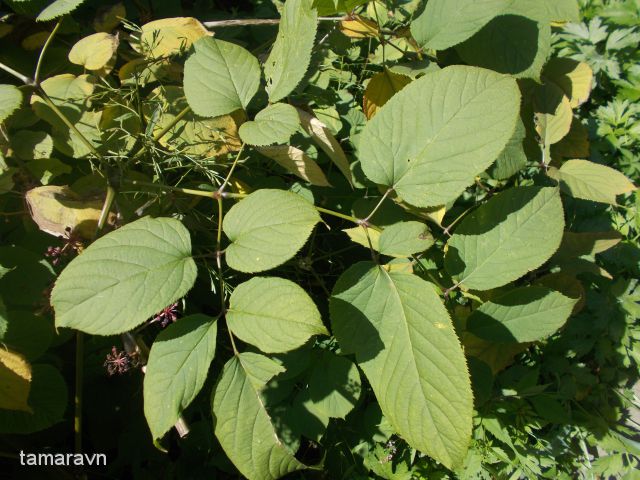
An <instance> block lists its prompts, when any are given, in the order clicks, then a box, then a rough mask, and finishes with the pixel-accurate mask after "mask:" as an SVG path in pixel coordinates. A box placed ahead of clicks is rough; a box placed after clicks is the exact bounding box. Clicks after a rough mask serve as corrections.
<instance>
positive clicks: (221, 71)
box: [184, 37, 260, 117]
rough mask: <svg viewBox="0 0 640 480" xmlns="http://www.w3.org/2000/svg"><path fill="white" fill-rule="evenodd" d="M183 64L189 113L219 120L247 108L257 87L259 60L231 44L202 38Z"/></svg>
mask: <svg viewBox="0 0 640 480" xmlns="http://www.w3.org/2000/svg"><path fill="white" fill-rule="evenodd" d="M193 48H194V50H195V52H194V53H193V54H192V55H191V56H190V57H189V58H188V59H187V61H186V62H185V64H184V93H185V95H186V97H187V102H189V106H190V107H191V109H192V110H193V111H194V112H195V113H196V114H198V115H201V116H203V117H218V116H220V115H226V114H227V113H231V112H233V111H235V110H238V109H240V108H246V107H247V105H248V104H249V102H250V101H251V99H252V98H253V96H254V95H255V94H256V92H257V91H258V87H259V86H260V65H259V64H258V59H257V58H256V57H254V56H253V55H252V54H251V53H250V52H249V51H248V50H246V49H244V48H242V47H241V46H239V45H236V44H234V43H230V42H225V41H223V40H216V39H213V38H211V37H203V38H200V39H199V40H197V41H196V42H194V44H193Z"/></svg>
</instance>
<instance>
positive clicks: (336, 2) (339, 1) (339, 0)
mask: <svg viewBox="0 0 640 480" xmlns="http://www.w3.org/2000/svg"><path fill="white" fill-rule="evenodd" d="M368 1H369V0H314V1H313V6H314V8H317V9H318V15H335V14H336V13H340V12H350V11H352V10H353V9H354V8H356V7H359V6H360V5H364V4H365V3H367V2H368Z"/></svg>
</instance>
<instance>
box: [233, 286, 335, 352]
mask: <svg viewBox="0 0 640 480" xmlns="http://www.w3.org/2000/svg"><path fill="white" fill-rule="evenodd" d="M227 324H228V325H229V329H230V330H231V331H232V332H233V334H234V335H236V336H237V337H239V338H240V339H241V340H242V341H244V342H247V343H250V344H252V345H255V346H256V347H258V348H259V349H260V350H262V351H263V352H266V353H278V352H286V351H289V350H293V349H295V348H297V347H300V346H301V345H304V344H305V343H306V341H307V340H309V338H311V337H312V336H313V335H328V334H329V332H328V331H327V329H326V328H325V326H324V325H323V324H322V320H321V318H320V312H318V309H317V307H316V306H315V304H314V303H313V300H311V298H310V297H309V295H307V294H306V293H305V291H304V290H303V289H302V288H300V287H299V286H298V285H296V284H295V283H293V282H292V281H290V280H285V279H282V278H276V277H268V278H267V277H254V278H252V279H251V280H249V281H248V282H244V283H242V284H240V285H238V286H237V287H236V289H235V290H234V291H233V294H232V295H231V299H230V301H229V310H228V312H227Z"/></svg>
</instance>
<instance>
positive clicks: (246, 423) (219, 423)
mask: <svg viewBox="0 0 640 480" xmlns="http://www.w3.org/2000/svg"><path fill="white" fill-rule="evenodd" d="M282 371H284V369H283V368H282V367H281V366H280V365H278V364H277V363H276V362H274V361H273V360H270V359H269V358H267V357H264V356H262V355H258V354H255V353H241V354H239V355H236V356H234V357H233V358H231V359H230V360H229V361H228V362H227V363H226V365H225V366H224V369H223V371H222V375H221V376H220V379H219V380H218V383H217V385H216V387H215V389H214V392H213V398H212V408H213V415H214V428H215V434H216V437H217V438H218V440H219V441H220V445H221V446H222V449H223V450H224V451H225V453H226V454H227V456H228V457H229V459H230V460H231V461H232V462H233V464H234V465H235V466H236V468H237V469H238V470H239V471H240V472H241V473H242V475H244V476H245V477H247V478H248V479H249V480H276V479H278V478H280V477H282V476H284V475H286V474H288V473H291V472H295V471H296V470H302V469H304V468H307V467H306V466H305V465H304V464H302V463H300V462H299V461H298V460H296V458H295V457H294V456H293V452H291V451H289V450H288V449H287V447H285V446H284V444H283V443H282V442H281V441H280V440H279V439H278V437H277V434H276V430H275V428H274V425H273V422H272V420H271V417H270V416H269V413H268V412H267V410H266V408H265V404H264V400H263V399H262V397H261V391H262V390H263V388H264V386H265V384H266V383H267V382H268V381H269V380H270V379H271V378H272V377H273V376H275V375H276V374H278V373H280V372H282Z"/></svg>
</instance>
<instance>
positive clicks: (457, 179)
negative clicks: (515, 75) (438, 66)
mask: <svg viewBox="0 0 640 480" xmlns="http://www.w3.org/2000/svg"><path fill="white" fill-rule="evenodd" d="M519 110H520V92H519V90H518V86H517V84H516V82H515V80H513V79H512V78H509V77H507V76H504V75H500V74H497V73H494V72H491V71H489V70H484V69H481V68H475V67H465V66H452V67H447V68H445V69H443V70H440V71H438V72H434V73H429V74H427V75H425V76H424V77H422V78H420V79H418V80H414V81H413V82H411V83H410V84H409V85H407V86H406V87H405V88H404V89H402V91H400V92H398V93H397V94H395V95H394V96H393V97H392V98H391V100H389V101H388V102H387V103H386V104H385V105H384V106H383V107H382V108H381V109H380V111H379V112H378V113H377V114H376V116H375V117H374V118H373V119H372V120H371V121H370V122H369V123H367V125H366V127H365V128H364V130H363V132H362V134H361V136H360V140H359V146H360V150H359V157H360V160H361V162H362V169H363V170H364V173H365V175H366V176H367V177H369V179H370V180H372V181H374V182H376V183H379V184H382V185H386V186H389V187H392V188H393V189H394V190H395V192H396V193H397V194H398V195H399V196H400V197H401V198H402V199H403V200H405V201H406V202H408V203H410V204H412V205H415V206H417V207H429V206H437V205H444V204H446V203H448V202H450V201H452V200H455V199H456V198H457V197H458V196H459V195H460V194H461V193H462V191H463V190H464V189H465V188H466V187H467V186H469V185H470V184H472V183H473V181H474V178H475V176H476V175H478V174H479V173H481V172H482V171H483V170H485V169H486V168H487V167H488V166H489V165H491V163H493V161H494V160H495V159H496V157H497V156H498V155H499V154H500V152H501V151H502V150H503V149H504V147H505V145H506V144H507V142H508V141H509V139H510V138H511V135H512V133H513V131H514V129H515V126H516V121H517V120H518V113H519Z"/></svg>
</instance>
